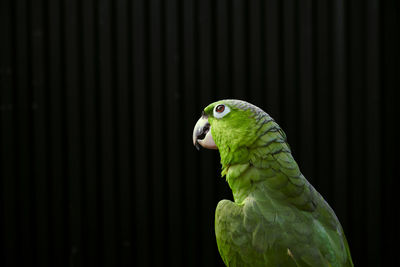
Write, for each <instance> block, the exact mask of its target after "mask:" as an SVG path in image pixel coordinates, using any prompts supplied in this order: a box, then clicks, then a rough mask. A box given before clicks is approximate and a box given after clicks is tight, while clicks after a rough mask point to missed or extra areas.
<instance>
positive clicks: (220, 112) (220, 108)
mask: <svg viewBox="0 0 400 267" xmlns="http://www.w3.org/2000/svg"><path fill="white" fill-rule="evenodd" d="M230 111H231V110H230V108H229V107H228V106H225V105H223V104H220V105H217V106H216V107H215V108H214V117H215V118H217V119H220V118H222V117H224V116H225V115H226V114H228V113H229V112H230Z"/></svg>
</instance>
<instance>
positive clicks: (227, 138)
mask: <svg viewBox="0 0 400 267" xmlns="http://www.w3.org/2000/svg"><path fill="white" fill-rule="evenodd" d="M266 118H270V117H269V115H268V114H267V113H265V112H264V111H263V110H261V109H260V108H258V107H256V106H254V105H252V104H250V103H248V102H245V101H242V100H234V99H227V100H221V101H217V102H214V103H212V104H210V105H208V106H207V107H206V108H205V109H204V111H203V114H202V116H201V118H200V119H199V120H198V121H197V123H196V126H195V127H194V130H193V144H194V145H195V146H196V148H197V149H199V148H200V146H202V147H204V148H208V149H218V150H219V152H220V155H221V163H222V164H230V163H233V162H235V163H239V162H241V161H244V160H246V158H247V156H248V147H249V146H250V145H251V144H252V143H254V141H255V140H256V139H257V138H258V135H259V134H258V133H257V131H258V130H259V129H260V124H262V123H263V121H265V119H266Z"/></svg>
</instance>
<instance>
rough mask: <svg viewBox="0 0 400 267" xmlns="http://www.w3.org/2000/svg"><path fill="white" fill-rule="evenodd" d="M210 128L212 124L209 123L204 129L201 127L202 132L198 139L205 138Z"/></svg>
mask: <svg viewBox="0 0 400 267" xmlns="http://www.w3.org/2000/svg"><path fill="white" fill-rule="evenodd" d="M209 130H210V124H209V123H207V124H206V125H204V127H203V129H201V132H200V134H199V135H198V136H197V139H198V140H203V139H204V138H205V137H206V135H207V133H208V131H209Z"/></svg>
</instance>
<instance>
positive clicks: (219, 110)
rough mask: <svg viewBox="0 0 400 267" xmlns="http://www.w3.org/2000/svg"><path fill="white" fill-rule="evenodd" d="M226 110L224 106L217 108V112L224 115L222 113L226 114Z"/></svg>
mask: <svg viewBox="0 0 400 267" xmlns="http://www.w3.org/2000/svg"><path fill="white" fill-rule="evenodd" d="M224 110H225V106H224V105H218V106H217V107H216V108H215V111H216V112H218V113H222V112H224Z"/></svg>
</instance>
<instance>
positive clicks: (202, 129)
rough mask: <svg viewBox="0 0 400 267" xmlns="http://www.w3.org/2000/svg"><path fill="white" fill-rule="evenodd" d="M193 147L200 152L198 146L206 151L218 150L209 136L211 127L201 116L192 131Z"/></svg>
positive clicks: (206, 119)
mask: <svg viewBox="0 0 400 267" xmlns="http://www.w3.org/2000/svg"><path fill="white" fill-rule="evenodd" d="M193 145H194V146H195V147H196V148H197V149H198V150H200V146H202V147H204V148H208V149H218V147H217V145H216V144H215V142H214V139H213V138H212V135H211V125H210V123H209V122H208V118H207V116H205V115H203V116H201V118H200V119H199V120H198V121H197V123H196V125H195V126H194V129H193Z"/></svg>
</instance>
